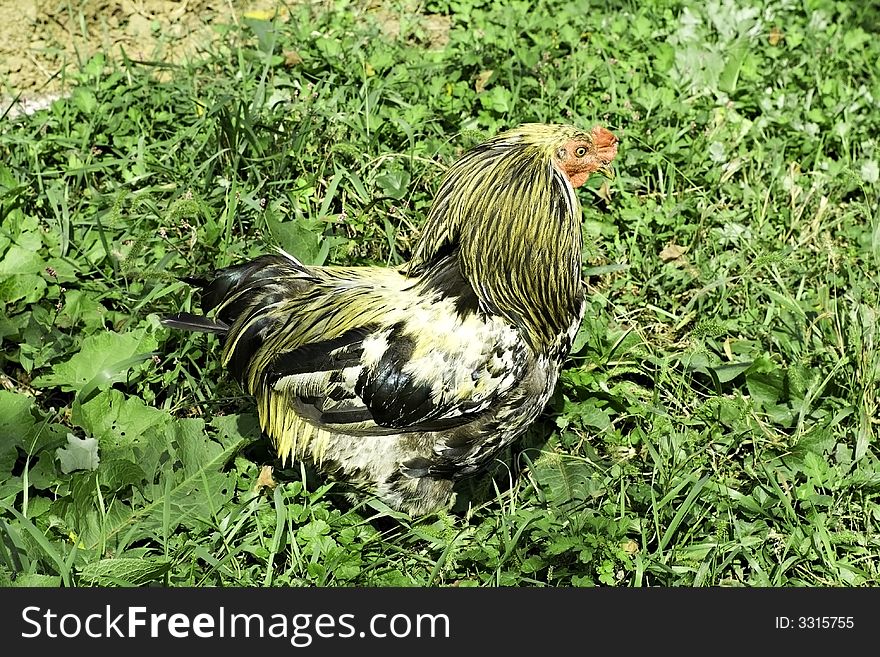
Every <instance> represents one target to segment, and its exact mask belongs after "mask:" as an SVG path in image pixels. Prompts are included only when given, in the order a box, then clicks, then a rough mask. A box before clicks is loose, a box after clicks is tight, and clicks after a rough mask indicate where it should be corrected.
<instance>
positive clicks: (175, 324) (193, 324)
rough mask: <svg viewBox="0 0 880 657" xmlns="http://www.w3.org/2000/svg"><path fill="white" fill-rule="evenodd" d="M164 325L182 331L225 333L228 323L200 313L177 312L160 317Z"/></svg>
mask: <svg viewBox="0 0 880 657" xmlns="http://www.w3.org/2000/svg"><path fill="white" fill-rule="evenodd" d="M162 323H163V324H164V325H165V326H168V327H170V328H176V329H183V330H184V331H203V332H206V333H221V334H222V333H226V331H228V330H229V325H228V324H226V323H225V322H220V321H215V320H213V319H208V318H207V317H202V316H201V315H193V314H192V313H177V314H176V315H169V316H168V317H163V318H162Z"/></svg>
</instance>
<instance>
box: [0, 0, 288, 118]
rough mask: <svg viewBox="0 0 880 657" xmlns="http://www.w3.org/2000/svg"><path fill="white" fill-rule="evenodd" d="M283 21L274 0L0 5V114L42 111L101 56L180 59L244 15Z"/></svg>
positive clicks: (26, 0) (9, 0)
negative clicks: (75, 70) (76, 72)
mask: <svg viewBox="0 0 880 657" xmlns="http://www.w3.org/2000/svg"><path fill="white" fill-rule="evenodd" d="M276 11H277V12H278V15H279V17H280V18H282V19H284V18H286V13H287V11H286V9H285V7H284V4H283V3H277V2H273V1H272V0H246V1H241V0H182V1H180V2H171V1H168V0H0V116H2V115H3V113H4V112H5V110H6V108H7V106H8V105H9V103H10V102H12V101H14V100H15V99H16V98H17V99H18V101H17V103H16V107H14V108H13V111H12V112H11V113H12V114H17V113H20V112H22V111H29V110H31V109H36V108H39V107H41V106H44V105H45V104H47V103H48V102H51V100H53V99H55V98H57V97H58V95H59V94H61V93H63V92H64V89H65V86H66V83H67V79H66V76H65V70H66V69H67V67H69V66H71V65H73V66H74V67H75V66H77V65H78V63H82V62H86V61H88V59H89V58H90V57H91V56H92V55H93V54H95V53H96V52H98V51H101V52H104V53H105V54H107V55H108V56H114V55H119V54H120V53H121V52H122V50H124V51H125V52H126V53H127V54H128V56H129V57H131V58H133V59H151V60H161V61H181V60H182V59H184V58H186V57H188V56H192V55H194V54H195V53H196V52H197V50H198V47H199V45H200V44H204V43H205V42H207V41H208V40H210V39H211V38H212V37H213V36H214V35H215V34H216V32H215V31H214V30H212V28H211V26H212V25H213V24H215V23H227V24H228V23H237V22H238V21H239V20H241V18H242V17H245V16H253V17H259V18H271V17H272V16H273V15H274V14H275V12H276Z"/></svg>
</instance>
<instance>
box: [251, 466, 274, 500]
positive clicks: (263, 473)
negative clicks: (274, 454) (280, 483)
mask: <svg viewBox="0 0 880 657" xmlns="http://www.w3.org/2000/svg"><path fill="white" fill-rule="evenodd" d="M275 486H276V483H275V479H273V477H272V466H271V465H264V466H263V467H262V468H260V476H259V477H257V483H255V484H254V492H255V493H259V492H260V491H261V490H263V489H264V488H268V489H269V490H271V489H273V488H275Z"/></svg>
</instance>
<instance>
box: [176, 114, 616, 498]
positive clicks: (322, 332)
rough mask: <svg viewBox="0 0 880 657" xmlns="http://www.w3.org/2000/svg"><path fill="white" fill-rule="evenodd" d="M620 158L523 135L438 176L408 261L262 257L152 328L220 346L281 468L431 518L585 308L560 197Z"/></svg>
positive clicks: (525, 405) (559, 355) (552, 135)
mask: <svg viewBox="0 0 880 657" xmlns="http://www.w3.org/2000/svg"><path fill="white" fill-rule="evenodd" d="M616 153H617V138H616V137H615V136H614V135H613V134H612V133H611V132H609V131H608V130H606V129H604V128H602V127H600V126H596V127H594V128H593V129H592V130H591V131H583V130H580V129H578V128H576V127H572V126H560V125H543V124H527V125H523V126H521V127H519V128H518V129H516V130H512V131H510V132H506V133H504V134H501V135H498V136H496V137H494V138H492V139H490V140H489V141H487V142H485V143H483V144H481V145H479V146H476V147H475V148H473V149H471V150H470V151H468V152H466V153H465V154H464V155H463V156H462V157H461V158H460V159H459V160H458V161H457V162H455V163H454V164H453V165H452V166H451V168H450V169H449V170H448V171H447V173H446V175H445V176H444V178H443V180H442V183H441V185H440V189H439V191H438V193H437V195H436V198H435V199H434V202H433V204H432V206H431V209H430V212H429V214H428V217H427V220H426V223H425V226H424V229H423V232H422V235H421V238H420V239H419V241H418V242H417V245H416V247H415V249H414V254H413V257H412V259H411V260H410V262H409V263H407V264H405V265H403V266H401V267H398V268H389V267H315V266H306V265H304V264H302V263H301V262H299V261H298V260H297V259H296V258H295V257H293V256H291V255H288V254H286V253H284V252H280V253H279V254H275V255H264V256H262V257H259V258H257V259H256V260H253V261H251V262H248V263H245V264H241V265H238V266H233V267H227V268H224V269H220V270H218V271H215V272H214V273H213V275H211V276H210V277H209V278H208V279H185V280H186V281H187V282H189V283H191V284H195V285H198V286H200V287H201V288H202V294H201V302H202V306H203V307H204V308H205V309H206V310H207V311H211V310H213V311H214V313H215V315H214V319H208V318H206V317H201V316H197V315H193V314H189V313H180V314H178V315H174V316H172V317H168V318H166V319H165V320H164V323H165V324H166V325H167V326H169V327H175V328H182V329H188V330H196V331H212V332H216V333H219V334H220V335H221V336H222V340H223V356H222V358H223V365H224V367H225V368H227V369H228V371H229V372H231V374H232V375H233V376H235V377H236V379H238V381H239V382H240V383H241V385H242V387H243V388H244V389H245V390H246V391H247V392H248V393H250V394H252V395H253V396H254V398H255V399H256V405H257V411H258V415H259V421H260V426H261V427H262V430H263V432H264V434H265V435H266V436H268V438H269V439H270V441H271V442H272V444H273V446H274V448H275V451H276V453H277V455H278V456H279V458H280V459H281V460H282V462H288V461H292V460H295V459H303V460H305V461H306V462H308V463H310V464H311V465H313V466H314V467H315V468H316V469H317V470H318V471H319V472H321V473H323V474H324V475H326V476H328V477H329V478H331V479H333V480H335V481H338V482H343V483H345V484H348V485H350V486H351V487H352V489H351V490H354V491H366V492H369V493H372V494H375V495H377V496H378V497H379V498H381V499H382V500H383V501H385V502H386V503H387V504H388V505H389V506H391V507H392V508H394V509H397V510H401V511H405V512H408V513H410V514H412V515H419V514H426V513H430V512H433V511H437V510H440V509H442V508H444V507H446V506H448V505H449V504H450V503H451V499H452V492H453V485H454V483H455V482H456V481H457V480H459V479H461V478H462V477H466V476H469V475H472V474H474V473H477V472H478V471H480V470H481V469H482V468H484V467H485V466H486V465H487V464H488V463H489V461H490V460H491V459H492V457H493V456H494V455H495V454H496V453H497V452H498V451H499V450H501V449H502V448H503V447H505V446H506V445H508V444H509V443H510V442H511V441H513V440H514V439H515V438H516V437H517V436H519V435H520V434H522V433H523V431H525V429H526V428H527V427H528V426H529V424H531V423H532V422H533V421H534V420H535V419H536V418H537V416H538V415H539V413H540V412H541V410H542V409H543V408H544V405H545V404H546V402H547V399H548V398H549V397H550V395H551V393H552V392H553V388H554V386H555V384H556V380H557V377H558V375H559V369H560V366H561V364H562V362H563V360H564V358H565V357H566V356H567V354H568V352H569V350H570V348H571V344H572V340H573V339H574V336H575V334H576V332H577V330H578V327H579V325H580V321H581V317H582V316H583V312H584V304H585V301H584V286H583V282H582V280H581V248H582V240H581V223H582V216H581V207H580V204H579V202H578V198H577V196H576V194H575V191H574V189H575V188H576V187H579V186H580V185H582V184H583V183H584V182H585V181H586V180H587V178H588V177H589V176H590V175H591V174H592V173H594V172H599V173H603V174H606V175H610V174H611V172H612V169H611V161H612V160H613V159H614V157H615V155H616ZM355 495H356V493H355Z"/></svg>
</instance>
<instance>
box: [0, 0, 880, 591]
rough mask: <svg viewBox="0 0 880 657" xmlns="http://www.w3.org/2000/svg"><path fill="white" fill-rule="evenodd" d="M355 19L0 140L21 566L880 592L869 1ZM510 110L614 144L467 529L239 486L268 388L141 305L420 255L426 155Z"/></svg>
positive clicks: (52, 570)
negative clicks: (547, 354)
mask: <svg viewBox="0 0 880 657" xmlns="http://www.w3.org/2000/svg"><path fill="white" fill-rule="evenodd" d="M342 4H344V3H340V6H339V8H338V9H335V8H334V7H333V6H332V5H328V6H323V5H322V6H321V7H319V8H309V7H293V8H292V18H291V20H289V21H287V22H277V23H273V22H270V21H257V20H247V21H245V22H244V24H243V25H242V27H241V28H240V29H238V28H236V29H232V28H230V29H229V31H228V33H226V34H223V35H221V38H220V39H218V41H217V42H216V43H215V45H214V46H213V49H212V50H211V51H210V52H208V53H206V55H205V58H204V59H203V60H201V61H195V62H192V63H190V64H188V65H186V66H179V67H163V66H158V65H153V64H145V63H136V62H132V61H125V60H116V59H114V60H112V61H111V60H110V59H104V58H102V57H97V58H95V59H92V60H91V61H89V62H85V63H84V65H83V67H82V69H81V71H80V72H79V74H78V76H77V79H76V82H77V87H76V90H75V91H74V94H73V96H72V97H71V98H70V99H69V100H66V101H61V102H57V103H55V104H54V105H53V107H52V108H51V109H49V110H47V111H43V112H39V113H37V114H35V115H33V116H30V117H26V118H20V119H16V120H10V119H5V120H3V121H2V122H0V217H2V228H0V299H3V301H4V304H3V306H2V307H0V338H2V342H3V351H2V357H0V358H2V360H0V362H2V377H3V378H2V385H3V389H2V390H0V584H8V583H15V584H21V585H61V584H63V585H65V586H68V585H69V586H82V585H92V584H119V585H131V584H134V585H141V584H147V583H161V584H165V585H170V586H190V585H258V586H259V585H266V586H287V585H293V586H300V585H333V586H336V585H341V586H349V585H416V586H423V585H429V584H431V585H452V584H457V585H461V586H484V585H521V586H533V585H534V586H546V585H551V586H555V585H564V586H568V585H592V584H598V585H610V586H647V585H665V586H692V585H693V586H705V585H747V586H752V585H762V586H849V585H855V586H858V585H871V584H877V583H878V582H880V462H878V444H877V424H878V409H877V407H878V384H880V330H878V322H877V319H878V313H880V299H878V292H880V281H878V276H877V269H878V264H880V209H878V190H880V184H878V160H880V143H878V137H877V136H878V134H880V113H878V111H877V109H876V108H877V102H878V101H880V64H878V62H880V38H878V32H880V10H878V9H877V7H876V6H875V5H872V4H871V3H864V4H858V3H845V2H832V1H830V0H799V1H794V0H773V1H768V2H757V1H754V0H753V1H752V2H738V3H733V2H728V1H716V2H713V3H709V4H708V5H707V6H706V7H705V8H704V7H703V3H702V2H694V3H688V2H684V1H680V2H664V1H661V0H651V1H641V2H625V1H622V2H610V1H609V2H598V1H597V2H592V3H587V2H563V1H561V0H547V1H545V2H542V3H540V9H538V10H531V9H530V7H529V5H530V3H525V2H511V3H506V6H505V7H499V6H496V3H492V2H479V1H475V2H465V1H464V0H462V1H460V2H455V1H451V0H450V1H449V2H446V1H441V0H437V1H430V2H426V3H423V4H422V5H421V11H422V12H423V13H440V14H445V15H448V16H449V17H450V18H451V24H452V28H451V31H450V33H449V41H448V43H447V44H445V45H443V46H442V47H439V48H438V47H431V44H430V43H429V37H430V34H429V33H428V31H427V30H426V28H425V25H424V23H422V22H420V20H419V17H418V15H417V14H414V13H413V12H412V10H413V7H414V6H415V5H414V4H411V5H399V4H396V3H393V2H391V3H388V5H387V6H388V7H390V8H391V10H392V13H393V14H395V15H399V16H400V36H399V37H398V38H395V39H393V40H389V38H387V37H385V36H383V28H382V25H383V21H384V20H385V19H386V18H387V15H386V14H383V13H382V12H378V11H367V12H364V13H360V14H352V13H350V12H349V11H347V10H344V8H343V7H342ZM292 52H296V53H298V54H299V56H300V57H301V59H302V62H301V63H298V64H297V63H295V60H296V58H295V57H292V56H291V55H290V54H289V53H292ZM489 71H491V73H487V72H489ZM487 77H488V81H486V83H485V89H484V90H483V91H481V92H479V93H478V92H477V91H476V89H475V84H476V81H477V79H478V78H479V79H481V80H484V81H485V79H486V78H487ZM524 121H566V122H576V123H578V124H580V125H582V126H585V127H589V126H591V125H592V124H594V123H596V122H600V123H602V124H604V125H607V126H608V127H610V128H611V129H613V130H614V131H615V132H616V133H617V134H618V135H619V136H620V137H621V139H622V144H621V149H620V155H619V157H618V163H617V164H618V166H617V171H618V178H617V180H616V181H615V182H614V184H613V185H612V188H611V196H610V199H608V198H607V197H606V195H605V194H604V193H603V191H602V190H600V189H598V188H596V187H595V186H594V187H592V188H590V189H586V190H583V191H582V192H581V197H582V199H583V201H584V205H585V216H584V222H585V223H584V226H585V234H586V244H587V248H586V250H585V263H584V266H585V275H586V276H587V277H588V281H589V284H590V297H589V309H588V311H587V319H586V320H585V322H584V325H583V329H582V331H581V333H580V335H579V338H578V341H577V344H576V347H575V352H574V354H573V356H572V358H571V360H570V362H569V363H568V365H567V367H566V369H565V371H564V372H563V375H562V377H561V382H560V386H559V389H558V391H557V393H556V395H555V396H554V398H553V400H552V403H551V404H550V406H549V408H548V409H547V413H546V414H545V416H544V417H543V418H542V419H541V420H540V421H539V422H538V423H537V424H536V425H535V427H534V429H533V430H532V431H530V433H529V434H528V436H527V437H526V438H525V439H524V440H523V441H521V442H520V443H519V444H518V445H517V446H516V448H515V449H511V450H509V451H508V452H507V453H505V454H504V455H503V458H501V459H499V463H498V467H497V469H496V470H495V471H493V473H492V474H493V477H484V478H482V479H480V480H477V481H475V482H473V485H472V486H471V487H470V489H466V490H464V491H463V492H462V494H461V496H460V498H461V502H460V504H459V507H458V508H457V509H456V510H454V511H453V512H451V513H449V514H443V515H441V516H433V517H428V518H422V519H417V520H412V519H408V518H405V517H400V516H399V515H397V514H393V513H391V512H390V511H388V510H387V509H385V508H384V507H383V506H382V505H381V504H380V503H379V502H376V501H374V500H367V501H365V502H364V503H362V504H360V505H358V506H356V507H354V508H352V507H350V506H347V505H344V504H342V503H340V501H339V500H338V499H337V498H336V497H334V491H333V488H332V486H327V485H322V484H321V483H320V482H314V481H312V480H311V479H310V478H308V477H307V476H306V475H305V473H301V472H300V471H299V470H298V469H294V470H292V471H290V472H288V473H286V474H287V477H286V482H285V483H283V484H282V485H279V486H278V487H276V488H275V489H274V490H269V489H263V490H261V491H259V492H255V490H254V488H255V482H256V480H257V476H258V473H259V466H260V463H261V461H260V458H258V457H257V456H254V455H253V454H254V452H253V450H254V445H253V444H254V440H255V439H256V438H257V436H258V431H257V429H256V420H255V417H254V410H253V406H252V403H251V400H250V399H248V398H247V397H245V396H243V395H242V394H241V392H240V390H239V389H238V388H237V387H236V385H235V384H234V383H233V382H232V381H231V380H230V379H229V378H227V377H226V376H225V375H224V374H223V372H222V371H221V369H220V367H219V362H218V360H219V359H218V344H217V341H216V339H215V338H213V337H208V336H205V335H188V334H187V335H184V334H181V333H178V332H172V331H169V330H166V329H164V328H163V327H161V326H160V324H159V322H158V318H159V317H160V316H161V315H162V314H164V313H168V312H174V311H177V310H180V309H189V308H190V307H191V305H194V301H193V299H192V297H191V296H190V295H191V292H190V291H189V290H188V289H187V287H186V286H185V285H183V284H181V283H179V282H177V281H176V279H175V277H176V276H181V275H188V274H190V273H192V272H204V271H207V270H210V269H212V268H215V267H218V266H223V265H228V264H231V263H237V262H241V261H243V260H244V259H246V258H249V257H253V256H255V255H257V254H260V253H263V252H266V251H267V250H268V249H270V248H271V246H272V245H274V244H280V245H281V246H282V247H284V248H285V249H287V250H289V251H290V252H292V253H295V254H296V255H298V256H300V257H301V258H303V259H304V260H306V261H308V262H312V263H322V262H332V263H350V264H363V263H389V264H393V263H399V262H402V261H404V260H405V259H406V258H407V257H408V255H409V253H410V250H411V247H412V244H413V238H414V236H415V235H416V234H417V232H418V227H419V225H420V223H421V221H422V220H423V218H424V216H425V213H426V209H427V207H428V205H429V203H430V199H431V197H432V193H433V191H434V190H435V189H436V187H437V183H438V178H439V175H440V174H441V172H442V170H443V168H444V167H445V166H446V165H448V164H449V163H450V162H451V161H453V160H454V159H455V157H456V156H457V155H458V154H459V153H461V151H462V150H463V149H464V148H466V147H468V146H470V145H472V144H474V143H476V142H477V141H478V140H479V139H480V138H481V137H483V136H485V135H489V134H494V133H495V132H497V131H498V130H500V129H502V128H505V127H509V126H513V125H516V124H518V123H520V122H524ZM196 307H197V306H196ZM68 434H71V435H72V436H73V439H72V440H73V443H72V444H71V446H70V447H67V445H68ZM82 439H95V440H96V441H97V443H93V442H85V443H84V442H81V441H82ZM96 447H97V450H98V451H97V456H98V457H99V458H100V465H99V466H98V467H97V469H94V470H92V469H89V468H90V467H91V466H92V465H93V464H94V457H95V448H96ZM59 449H61V452H60V453H61V456H60V457H59ZM249 456H250V457H249ZM62 466H64V469H65V470H70V471H69V472H67V473H65V472H64V471H63V470H62ZM71 468H78V469H73V470H71Z"/></svg>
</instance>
